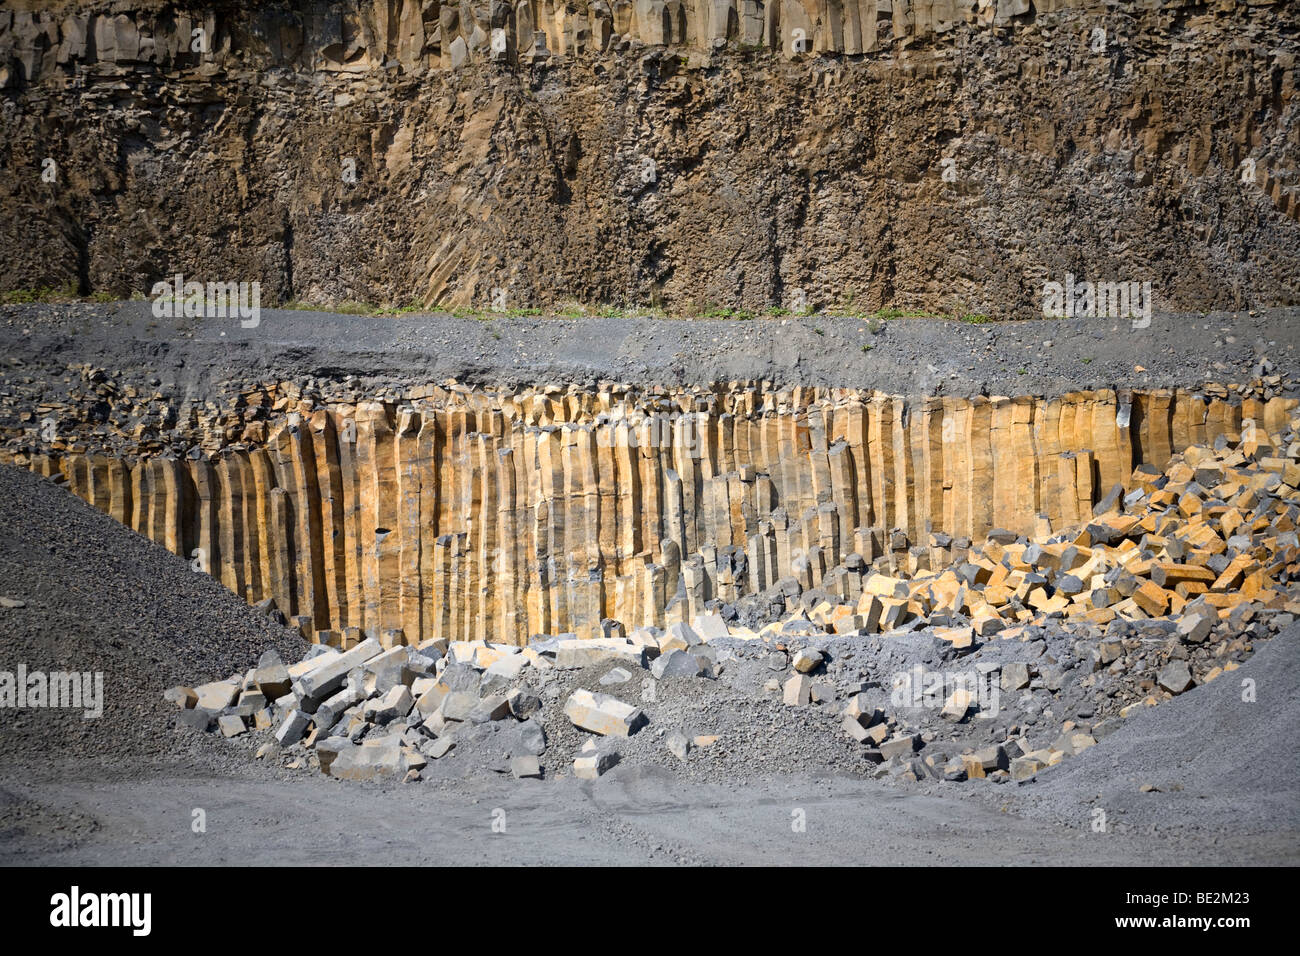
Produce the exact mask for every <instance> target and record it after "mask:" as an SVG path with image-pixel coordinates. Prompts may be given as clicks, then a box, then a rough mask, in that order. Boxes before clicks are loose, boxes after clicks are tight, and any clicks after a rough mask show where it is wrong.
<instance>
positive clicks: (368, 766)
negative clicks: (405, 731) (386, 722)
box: [329, 734, 425, 780]
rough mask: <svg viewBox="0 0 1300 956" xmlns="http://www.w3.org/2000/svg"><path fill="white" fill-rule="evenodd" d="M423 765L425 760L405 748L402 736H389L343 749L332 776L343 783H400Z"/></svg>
mask: <svg viewBox="0 0 1300 956" xmlns="http://www.w3.org/2000/svg"><path fill="white" fill-rule="evenodd" d="M424 765H425V760H424V757H423V756H422V755H421V754H420V753H419V752H418V751H416V750H414V749H412V748H410V747H407V746H405V745H404V744H403V742H402V737H401V735H400V734H389V735H388V736H386V737H377V738H374V739H367V740H363V741H362V742H361V743H360V744H359V745H352V746H349V747H345V748H343V749H341V750H340V751H339V752H338V755H337V756H336V757H335V758H334V760H333V762H332V763H331V764H330V769H329V774H330V776H331V777H338V778H339V779H341V780H377V779H380V778H383V777H392V778H396V779H400V778H402V777H404V776H406V774H407V772H408V771H410V770H419V769H421V768H422V767H424Z"/></svg>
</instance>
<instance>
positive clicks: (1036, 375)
mask: <svg viewBox="0 0 1300 956" xmlns="http://www.w3.org/2000/svg"><path fill="white" fill-rule="evenodd" d="M1132 324H1133V323H1132V321H1131V320H1123V321H1119V320H1114V319H1043V320H1039V321H1019V322H992V323H988V324H983V325H975V324H968V323H963V322H958V321H953V320H943V319H893V320H888V321H881V320H871V319H868V318H830V317H824V316H800V317H786V318H770V317H767V318H755V319H751V320H744V321H742V320H735V319H695V320H689V321H686V320H674V319H658V318H640V319H637V318H583V319H568V318H540V317H518V316H514V317H512V316H505V315H503V316H493V315H491V314H488V315H485V316H483V317H482V318H456V317H454V316H450V315H446V314H407V315H401V316H357V315H347V314H339V313H330V312H307V311H285V310H275V309H263V310H262V311H261V313H260V316H259V319H258V323H257V325H256V326H255V327H252V328H244V327H242V326H241V322H240V320H239V319H237V318H225V319H221V318H188V319H187V318H181V319H168V318H161V319H160V318H155V317H154V315H153V314H152V311H151V307H150V303H148V302H121V303H109V304H72V305H51V304H37V305H10V306H0V354H4V355H5V356H7V357H9V358H10V360H11V362H13V361H14V360H19V361H20V362H21V363H22V364H23V365H25V366H27V367H26V368H25V369H24V371H26V372H27V373H29V374H30V373H33V372H36V371H37V370H38V369H37V368H36V366H39V365H41V364H43V363H46V362H50V363H71V362H83V363H91V364H93V365H96V366H99V367H104V368H107V369H109V370H111V371H114V372H125V373H130V372H139V373H141V374H144V375H146V380H149V379H157V380H158V382H159V383H160V384H161V387H162V388H163V389H164V390H165V391H167V392H169V393H172V394H176V393H177V392H179V393H180V394H179V397H188V398H190V399H207V398H210V397H212V395H213V392H214V390H215V389H214V385H216V384H218V383H221V382H223V381H225V380H227V379H231V378H240V379H242V378H249V377H254V378H256V377H264V378H266V379H272V380H277V379H298V380H301V379H303V378H305V377H317V378H329V379H334V380H337V379H341V378H343V377H345V376H348V375H355V376H356V377H357V379H358V384H359V385H361V386H363V387H365V388H369V389H375V390H379V389H382V388H385V387H401V386H403V385H407V384H412V383H414V384H427V383H436V382H441V381H443V380H445V379H447V378H456V379H457V380H459V381H461V382H463V383H466V384H470V385H506V386H514V385H520V384H525V385H564V384H569V383H576V384H583V385H594V384H595V383H596V382H598V381H615V382H619V383H622V384H627V385H682V384H686V385H696V384H701V383H711V382H727V381H748V380H754V381H764V380H765V381H770V382H773V383H775V384H777V385H778V386H789V385H804V386H831V387H853V388H875V389H878V390H880V391H883V392H888V393H891V394H899V395H917V394H926V395H953V396H969V395H978V394H995V395H1007V396H1014V395H1042V396H1045V397H1049V398H1050V397H1055V396H1057V395H1060V394H1062V393H1065V392H1069V391H1072V390H1081V389H1096V388H1166V387H1186V388H1196V387H1199V386H1200V385H1203V384H1204V383H1206V382H1219V383H1229V382H1237V381H1245V380H1248V379H1249V378H1251V377H1252V376H1251V374H1250V372H1251V369H1252V368H1253V367H1254V366H1255V364H1256V363H1257V362H1258V360H1259V359H1260V358H1261V357H1267V358H1269V359H1270V360H1271V361H1272V362H1273V363H1274V364H1275V365H1277V366H1278V367H1279V370H1280V371H1281V372H1282V374H1283V375H1284V376H1289V374H1290V370H1291V369H1292V368H1294V365H1295V359H1296V350H1297V347H1298V346H1300V308H1280V309H1270V310H1260V311H1258V312H1212V313H1207V314H1204V315H1200V314H1156V315H1154V316H1153V317H1152V319H1151V321H1150V325H1149V326H1148V327H1146V328H1140V329H1134V328H1133V327H1132ZM873 329H874V330H875V331H873ZM11 374H17V373H16V372H11ZM128 377H129V376H128Z"/></svg>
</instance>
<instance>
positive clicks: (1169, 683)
mask: <svg viewBox="0 0 1300 956" xmlns="http://www.w3.org/2000/svg"><path fill="white" fill-rule="evenodd" d="M1156 679H1157V680H1158V681H1159V682H1160V686H1161V687H1163V688H1164V689H1165V690H1167V691H1169V693H1171V694H1181V693H1183V691H1186V690H1191V688H1192V685H1193V683H1194V681H1193V680H1192V672H1191V670H1190V669H1189V668H1188V667H1187V662H1186V661H1170V662H1169V663H1168V664H1166V665H1165V666H1164V667H1162V668H1160V673H1159V674H1158V675H1156Z"/></svg>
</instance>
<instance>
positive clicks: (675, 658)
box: [650, 650, 708, 679]
mask: <svg viewBox="0 0 1300 956" xmlns="http://www.w3.org/2000/svg"><path fill="white" fill-rule="evenodd" d="M650 673H651V674H653V675H654V676H655V677H656V678H659V679H663V678H665V677H703V676H705V675H706V674H707V673H708V667H707V666H706V664H705V663H704V662H702V661H701V660H700V658H698V657H696V656H695V655H694V654H691V653H689V652H688V651H681V650H673V651H669V652H668V653H666V654H661V655H660V656H659V657H656V658H655V659H654V661H652V662H651V664H650Z"/></svg>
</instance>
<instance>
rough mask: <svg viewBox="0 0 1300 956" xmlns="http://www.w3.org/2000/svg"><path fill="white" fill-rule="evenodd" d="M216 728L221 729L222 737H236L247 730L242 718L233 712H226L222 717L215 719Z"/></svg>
mask: <svg viewBox="0 0 1300 956" xmlns="http://www.w3.org/2000/svg"><path fill="white" fill-rule="evenodd" d="M217 729H218V730H220V731H221V736H223V737H238V736H239V735H240V734H242V733H244V732H245V731H246V730H248V727H247V726H246V725H245V724H244V718H243V717H239V716H236V715H235V714H226V715H225V716H224V717H219V718H218V719H217Z"/></svg>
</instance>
